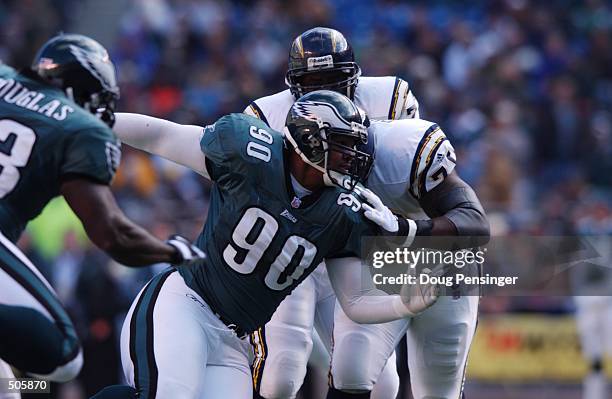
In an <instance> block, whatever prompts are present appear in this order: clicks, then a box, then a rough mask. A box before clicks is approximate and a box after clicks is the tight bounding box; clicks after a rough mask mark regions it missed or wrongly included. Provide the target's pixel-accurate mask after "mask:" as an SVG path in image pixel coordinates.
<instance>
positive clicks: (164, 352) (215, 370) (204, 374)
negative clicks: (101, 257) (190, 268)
mask: <svg viewBox="0 0 612 399" xmlns="http://www.w3.org/2000/svg"><path fill="white" fill-rule="evenodd" d="M251 357H252V351H251V345H250V343H249V342H248V338H247V339H239V338H238V337H237V336H236V334H235V333H234V332H233V331H232V330H230V329H228V328H227V327H226V326H225V325H224V324H223V323H222V322H221V321H220V320H219V319H218V318H217V317H216V316H215V315H214V314H213V312H212V311H211V310H210V308H209V307H208V305H207V304H206V302H205V301H204V300H203V299H202V298H201V297H200V296H199V295H198V294H197V293H196V292H195V291H193V290H192V289H191V288H189V287H188V286H187V285H186V284H185V282H184V280H183V278H182V277H181V276H180V274H179V273H178V272H177V271H176V270H173V269H169V270H167V271H164V272H162V273H160V274H159V275H157V276H156V277H154V278H153V279H152V280H151V281H150V282H149V283H148V284H147V285H146V286H145V287H144V288H143V289H142V291H141V292H140V293H139V294H138V296H137V297H136V299H135V300H134V303H133V304H132V306H131V308H130V310H129V313H128V315H127V317H126V320H125V322H124V325H123V329H122V332H121V362H122V364H123V371H124V373H125V377H126V379H127V381H128V383H129V384H130V385H131V386H133V387H135V388H136V390H137V391H138V392H139V394H140V396H139V398H140V399H154V398H157V399H196V398H198V399H200V398H206V399H226V398H241V399H242V398H246V399H248V398H251V397H252V392H253V386H252V381H251V371H250V364H251V360H252V358H251Z"/></svg>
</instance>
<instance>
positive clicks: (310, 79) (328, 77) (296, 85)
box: [285, 62, 361, 100]
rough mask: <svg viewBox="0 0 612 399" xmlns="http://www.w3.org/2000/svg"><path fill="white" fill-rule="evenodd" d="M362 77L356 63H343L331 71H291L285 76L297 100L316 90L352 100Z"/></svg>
mask: <svg viewBox="0 0 612 399" xmlns="http://www.w3.org/2000/svg"><path fill="white" fill-rule="evenodd" d="M360 76H361V69H360V68H359V66H358V65H357V64H356V63H355V62H343V63H336V67H334V68H331V69H320V70H309V69H308V68H295V69H290V70H289V71H287V74H286V75H285V84H287V86H289V87H290V89H291V93H292V94H293V95H294V96H295V98H299V97H301V96H303V95H304V94H307V93H310V92H312V91H315V90H332V91H335V92H337V93H340V94H344V95H345V96H347V97H348V98H350V99H351V100H352V99H353V98H354V97H355V89H356V88H357V83H358V82H359V77H360Z"/></svg>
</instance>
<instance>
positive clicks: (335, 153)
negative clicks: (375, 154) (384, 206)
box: [285, 100, 373, 190]
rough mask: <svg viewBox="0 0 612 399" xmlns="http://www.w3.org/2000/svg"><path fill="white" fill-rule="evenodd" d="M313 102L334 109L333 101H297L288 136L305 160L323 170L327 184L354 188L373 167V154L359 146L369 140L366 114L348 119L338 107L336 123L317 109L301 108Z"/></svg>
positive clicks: (293, 109) (321, 106) (286, 132)
mask: <svg viewBox="0 0 612 399" xmlns="http://www.w3.org/2000/svg"><path fill="white" fill-rule="evenodd" d="M347 101H348V100H347ZM311 106H314V107H315V108H318V109H319V112H321V110H323V111H325V110H326V109H327V110H330V109H334V108H333V106H332V105H330V104H325V103H317V102H311V101H307V102H302V103H299V102H298V103H296V104H294V107H292V111H290V114H291V113H293V114H294V115H293V117H294V118H295V119H294V120H293V123H292V124H290V125H288V126H287V127H286V128H285V136H286V137H287V139H288V141H289V142H290V143H291V144H292V146H293V148H294V149H295V151H296V152H297V153H298V154H299V155H300V157H301V158H302V160H303V161H304V162H305V163H306V164H308V165H310V166H312V167H314V168H315V169H317V170H318V171H320V172H321V173H322V174H323V180H324V182H325V184H326V185H337V186H340V187H342V188H344V189H347V190H352V189H353V188H354V187H355V186H356V185H357V183H359V182H362V181H364V180H365V178H366V177H367V175H368V173H369V171H370V169H371V167H372V162H373V158H372V156H371V155H370V154H368V153H366V152H363V151H359V150H358V149H357V147H358V146H360V145H363V144H365V143H367V141H368V132H367V128H366V125H365V124H364V122H365V121H366V120H367V119H366V118H365V117H363V118H362V120H363V121H364V122H360V123H357V122H354V121H351V122H348V121H347V120H345V119H343V118H341V117H338V115H339V114H338V112H337V110H336V111H335V112H334V114H335V117H332V118H331V119H334V120H336V121H338V122H339V123H335V124H334V126H332V124H331V123H330V122H329V121H328V120H327V119H330V118H324V117H323V118H322V117H321V116H318V115H316V111H314V112H312V111H311V110H308V109H301V108H302V107H306V108H309V107H311ZM358 112H359V111H358ZM300 113H301V114H300ZM296 114H297V116H296ZM322 114H325V112H323V113H322ZM328 115H329V114H328ZM324 119H326V120H324ZM331 119H330V120H331ZM298 140H299V143H298Z"/></svg>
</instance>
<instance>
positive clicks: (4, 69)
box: [0, 34, 203, 381]
mask: <svg viewBox="0 0 612 399" xmlns="http://www.w3.org/2000/svg"><path fill="white" fill-rule="evenodd" d="M118 95H119V90H118V88H117V85H116V79H115V69H114V66H113V64H112V62H111V61H110V59H109V57H108V53H107V52H106V50H105V49H104V47H102V46H101V45H100V44H99V43H97V42H96V41H94V40H92V39H90V38H88V37H86V36H82V35H69V34H66V35H59V36H56V37H54V38H52V39H51V40H49V41H48V42H47V43H45V45H44V46H43V47H42V48H41V49H40V50H39V52H38V54H37V55H36V57H35V59H34V64H33V66H32V69H28V70H25V71H21V72H17V71H16V70H15V69H13V68H11V67H9V66H7V65H2V64H0V166H1V168H0V326H1V327H0V372H1V373H2V375H0V376H1V377H7V375H6V374H7V373H8V372H9V370H10V369H9V368H8V367H6V365H5V364H2V362H6V363H8V364H10V365H11V366H13V367H15V368H17V369H20V370H21V371H23V372H27V373H29V374H31V375H34V376H37V377H39V378H45V379H50V380H53V381H67V380H70V379H72V378H74V377H76V375H77V374H78V373H79V371H80V368H81V365H82V363H83V357H82V353H81V346H80V343H79V340H78V338H77V335H76V332H75V329H74V326H73V325H72V322H71V321H70V319H69V317H68V315H67V313H66V311H65V310H64V308H63V307H62V305H61V303H60V301H59V300H58V299H57V296H56V295H55V293H54V291H53V289H52V288H51V286H50V285H49V283H47V281H46V280H45V279H44V277H43V276H42V275H41V274H40V272H39V271H38V270H37V269H36V267H35V266H34V265H33V264H32V263H31V262H30V261H29V260H28V258H27V257H26V256H25V255H24V254H23V253H22V252H21V251H20V250H19V249H18V248H17V247H16V246H15V242H16V241H17V240H18V239H19V236H20V235H21V233H22V231H23V229H24V228H25V226H26V224H27V223H28V222H29V221H30V220H31V219H33V218H34V217H36V216H37V215H38V214H39V213H40V212H41V211H42V209H43V208H44V207H45V205H46V204H47V203H48V202H49V201H50V200H51V199H52V198H54V197H56V196H58V195H60V194H61V195H63V196H64V198H65V199H66V201H67V202H68V204H69V205H70V207H71V208H72V210H73V211H74V212H75V213H76V215H77V216H78V217H79V219H80V220H81V222H82V223H83V226H84V228H85V230H86V232H87V234H88V236H89V237H90V238H91V240H92V241H93V242H94V243H95V244H96V245H97V246H99V247H100V248H101V249H103V250H105V251H106V252H107V253H108V254H109V255H110V256H111V257H113V258H114V259H115V260H117V261H118V262H121V263H123V264H126V265H131V266H140V265H146V264H153V263H159V262H176V263H180V262H182V261H185V260H190V259H194V258H197V257H202V256H203V253H202V252H201V251H200V250H199V249H197V248H196V247H194V246H192V245H190V244H189V243H188V242H187V240H185V239H183V238H181V237H178V236H176V237H173V238H172V239H171V240H169V241H168V242H167V243H164V242H162V241H159V240H158V239H156V238H154V237H153V236H151V235H150V234H148V233H147V232H146V231H144V230H143V229H142V228H140V227H139V226H136V225H134V224H133V223H132V222H131V221H129V220H128V219H127V218H126V217H125V216H124V214H123V213H122V212H121V210H120V209H119V208H118V207H117V204H116V203H115V200H114V198H113V196H112V193H111V191H110V188H109V184H110V182H111V180H112V178H113V176H114V174H115V169H116V168H117V166H118V164H119V159H120V154H121V153H120V149H119V142H118V141H117V138H116V137H115V135H114V133H113V132H112V131H111V129H110V126H112V124H113V121H114V113H113V108H114V103H115V100H116V99H117V97H118Z"/></svg>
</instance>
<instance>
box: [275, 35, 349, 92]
mask: <svg viewBox="0 0 612 399" xmlns="http://www.w3.org/2000/svg"><path fill="white" fill-rule="evenodd" d="M359 76H361V69H360V68H359V66H358V65H357V63H355V56H354V54H353V49H352V48H351V46H350V44H349V43H348V42H347V40H346V38H345V37H344V35H343V34H342V33H340V32H338V31H337V30H334V29H330V28H321V27H317V28H313V29H310V30H307V31H306V32H304V33H302V34H301V35H299V36H298V37H296V38H295V40H294V41H293V44H292V45H291V50H290V51H289V68H288V70H287V75H286V76H285V83H286V84H287V86H289V88H290V90H291V93H292V94H293V96H294V97H295V98H296V99H297V98H299V97H301V96H303V95H304V94H306V93H308V92H311V91H314V90H333V91H337V92H339V93H342V94H344V95H346V96H348V97H349V98H350V99H351V100H352V99H353V97H354V95H355V88H356V87H357V82H358V80H359Z"/></svg>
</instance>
